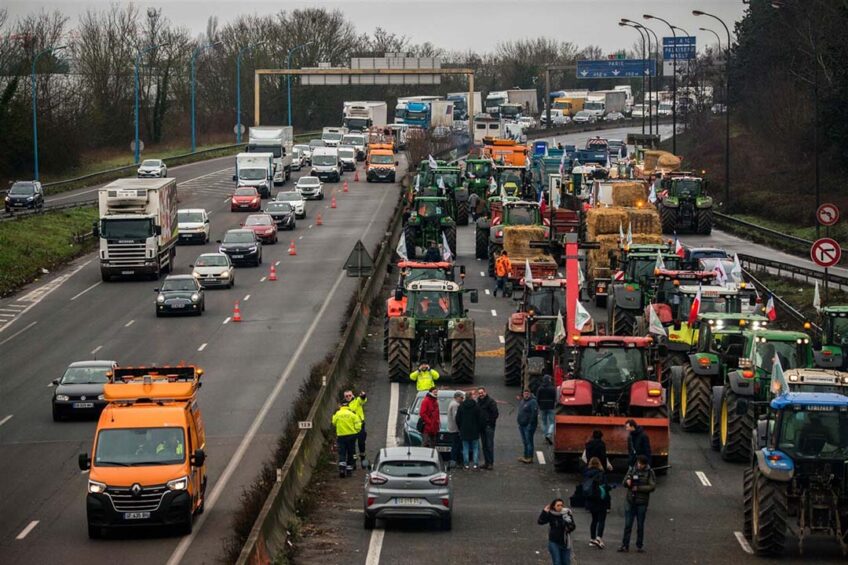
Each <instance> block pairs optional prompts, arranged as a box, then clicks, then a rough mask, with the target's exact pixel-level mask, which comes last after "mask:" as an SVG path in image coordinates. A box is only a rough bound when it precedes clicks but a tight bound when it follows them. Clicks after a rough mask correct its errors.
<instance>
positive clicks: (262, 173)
mask: <svg viewBox="0 0 848 565" xmlns="http://www.w3.org/2000/svg"><path fill="white" fill-rule="evenodd" d="M267 175H268V171H267V170H266V169H239V174H238V178H240V179H241V180H263V179H264V178H265V177H266V176H267Z"/></svg>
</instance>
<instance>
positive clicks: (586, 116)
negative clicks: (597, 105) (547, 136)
mask: <svg viewBox="0 0 848 565" xmlns="http://www.w3.org/2000/svg"><path fill="white" fill-rule="evenodd" d="M572 121H573V122H574V123H575V124H594V123H595V122H596V121H597V118H596V117H595V114H594V113H593V112H592V111H591V110H580V111H579V112H577V113H576V114H574V118H573V119H572Z"/></svg>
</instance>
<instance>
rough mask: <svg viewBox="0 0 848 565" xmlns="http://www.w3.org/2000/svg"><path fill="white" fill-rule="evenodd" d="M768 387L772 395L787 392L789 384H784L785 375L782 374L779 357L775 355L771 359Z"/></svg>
mask: <svg viewBox="0 0 848 565" xmlns="http://www.w3.org/2000/svg"><path fill="white" fill-rule="evenodd" d="M770 386H771V392H772V394H774V395H778V394H781V393H782V392H789V383H788V382H786V375H784V374H783V364H782V363H781V362H780V356H779V355H778V354H777V353H775V354H774V357H773V358H772V366H771V385H770Z"/></svg>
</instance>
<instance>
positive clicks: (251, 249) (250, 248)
mask: <svg viewBox="0 0 848 565" xmlns="http://www.w3.org/2000/svg"><path fill="white" fill-rule="evenodd" d="M247 250H248V251H250V252H251V253H256V246H255V245H254V246H253V247H248V249H247Z"/></svg>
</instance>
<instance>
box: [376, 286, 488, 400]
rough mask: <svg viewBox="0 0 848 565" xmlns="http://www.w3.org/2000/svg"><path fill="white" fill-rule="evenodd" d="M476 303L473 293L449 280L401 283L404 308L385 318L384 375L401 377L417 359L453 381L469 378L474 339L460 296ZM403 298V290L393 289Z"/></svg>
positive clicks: (471, 370)
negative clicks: (387, 369) (385, 367)
mask: <svg viewBox="0 0 848 565" xmlns="http://www.w3.org/2000/svg"><path fill="white" fill-rule="evenodd" d="M466 292H468V293H470V299H471V303H472V304H475V303H476V302H477V291H476V290H471V289H466V288H463V287H461V286H460V285H458V284H457V283H455V282H453V281H443V280H418V281H415V282H412V283H409V284H408V285H407V286H406V291H405V294H406V296H405V298H406V309H405V311H404V313H403V314H402V315H400V316H396V317H393V318H390V319H389V332H388V361H389V379H390V380H392V381H396V382H397V381H405V380H406V379H407V378H408V377H409V374H410V373H411V372H412V370H413V367H417V366H418V364H420V363H422V362H427V363H428V364H429V365H430V366H431V367H433V368H434V369H436V370H437V371H439V372H440V373H443V374H447V375H449V376H450V378H452V379H453V381H454V382H455V383H470V382H473V380H474V364H475V361H476V355H477V350H476V347H477V346H476V343H477V342H476V338H475V334H474V320H473V319H471V318H469V317H468V310H466V309H465V307H464V305H463V295H464V294H465V293H466ZM396 293H397V294H400V296H396V298H397V299H399V300H400V299H402V298H404V296H403V291H402V290H400V289H398V290H397V291H396Z"/></svg>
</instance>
